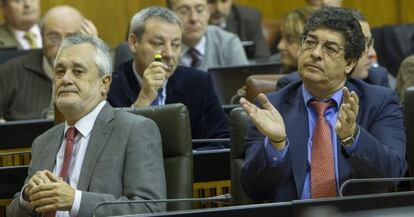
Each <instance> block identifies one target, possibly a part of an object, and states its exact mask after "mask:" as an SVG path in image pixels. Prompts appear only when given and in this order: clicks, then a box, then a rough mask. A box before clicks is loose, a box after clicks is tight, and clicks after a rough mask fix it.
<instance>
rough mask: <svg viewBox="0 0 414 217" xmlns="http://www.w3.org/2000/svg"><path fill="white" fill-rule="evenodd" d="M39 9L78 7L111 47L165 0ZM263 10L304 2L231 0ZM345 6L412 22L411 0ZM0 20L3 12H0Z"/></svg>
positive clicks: (61, 0) (377, 22) (380, 20)
mask: <svg viewBox="0 0 414 217" xmlns="http://www.w3.org/2000/svg"><path fill="white" fill-rule="evenodd" d="M40 1H41V7H42V12H43V13H44V12H45V11H47V10H48V9H49V8H51V7H54V6H56V5H60V4H69V5H72V6H74V7H76V8H78V9H79V10H80V11H81V12H82V13H83V14H84V15H85V16H86V17H87V18H88V19H91V20H92V21H93V22H94V23H95V24H96V26H97V27H98V30H99V35H100V37H102V38H103V39H104V40H105V41H106V42H107V43H108V44H109V45H110V46H112V47H114V46H116V45H117V44H118V43H120V42H121V41H122V40H124V39H125V35H126V31H127V26H128V23H129V20H130V18H131V16H132V15H133V14H135V13H136V12H137V11H138V10H140V9H142V8H145V7H148V6H151V5H161V6H165V1H164V0H40ZM234 1H235V2H236V3H238V4H241V5H247V6H251V7H254V8H257V9H258V10H260V11H262V14H263V18H271V19H279V18H282V17H283V16H284V14H286V13H287V12H288V11H290V10H292V9H294V8H297V7H300V6H303V5H304V2H305V0H234ZM344 6H345V7H353V8H357V9H359V10H361V11H362V12H363V13H364V14H365V16H366V17H367V19H368V21H369V22H370V24H371V25H372V26H381V25H385V24H396V23H412V22H414V13H412V12H411V10H412V8H414V1H412V0H398V1H397V0H344ZM0 20H2V15H1V14H0Z"/></svg>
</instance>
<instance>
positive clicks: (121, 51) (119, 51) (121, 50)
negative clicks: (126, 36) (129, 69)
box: [114, 41, 134, 71]
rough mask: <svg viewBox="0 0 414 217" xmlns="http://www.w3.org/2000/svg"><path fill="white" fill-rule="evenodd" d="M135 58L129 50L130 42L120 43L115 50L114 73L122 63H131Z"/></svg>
mask: <svg viewBox="0 0 414 217" xmlns="http://www.w3.org/2000/svg"><path fill="white" fill-rule="evenodd" d="M133 58H134V56H132V52H131V50H129V47H128V42H126V41H124V42H122V43H120V44H119V45H118V46H117V47H116V48H115V56H114V71H116V70H117V69H118V67H119V66H120V65H121V64H122V63H124V62H127V61H130V60H132V59H133Z"/></svg>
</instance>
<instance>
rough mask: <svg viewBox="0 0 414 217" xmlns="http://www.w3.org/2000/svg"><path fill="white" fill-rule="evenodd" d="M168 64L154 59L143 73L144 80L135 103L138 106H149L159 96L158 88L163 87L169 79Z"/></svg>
mask: <svg viewBox="0 0 414 217" xmlns="http://www.w3.org/2000/svg"><path fill="white" fill-rule="evenodd" d="M167 70H168V66H167V65H165V64H164V63H162V62H158V61H154V62H152V63H151V64H150V65H149V66H148V68H147V69H145V71H144V74H143V82H142V87H141V91H140V92H139V95H138V99H137V100H136V101H135V103H134V105H135V106H136V107H140V106H147V105H150V104H151V103H152V101H154V99H155V98H156V97H157V96H158V90H159V89H161V88H162V87H163V85H164V83H165V81H166V80H167Z"/></svg>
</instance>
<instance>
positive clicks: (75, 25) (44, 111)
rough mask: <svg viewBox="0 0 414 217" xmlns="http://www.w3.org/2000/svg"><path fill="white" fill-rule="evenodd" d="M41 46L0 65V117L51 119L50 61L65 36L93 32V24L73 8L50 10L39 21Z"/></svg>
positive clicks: (95, 31)
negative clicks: (39, 48)
mask: <svg viewBox="0 0 414 217" xmlns="http://www.w3.org/2000/svg"><path fill="white" fill-rule="evenodd" d="M40 26H41V32H42V38H43V49H42V50H36V51H33V52H31V53H29V54H27V55H25V56H22V57H18V58H15V59H12V60H10V61H8V62H6V63H4V64H3V65H1V66H0V119H3V120H5V121H10V120H25V119H39V118H51V119H53V112H52V111H53V106H52V105H53V102H52V95H53V94H52V92H53V91H52V78H53V77H54V73H53V67H52V65H53V61H54V59H55V57H56V53H57V51H58V48H59V45H60V43H61V41H62V39H64V38H65V37H67V36H69V35H74V34H77V33H83V34H88V35H97V30H96V28H95V26H94V25H93V23H91V22H90V21H89V20H86V19H85V18H84V17H83V15H82V14H81V13H80V12H79V11H77V10H76V9H75V8H73V7H70V6H57V7H54V8H52V9H50V10H49V11H48V12H47V13H46V14H45V16H44V17H43V19H42V21H41V23H40Z"/></svg>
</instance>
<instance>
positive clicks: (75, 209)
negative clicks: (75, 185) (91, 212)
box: [69, 190, 82, 217]
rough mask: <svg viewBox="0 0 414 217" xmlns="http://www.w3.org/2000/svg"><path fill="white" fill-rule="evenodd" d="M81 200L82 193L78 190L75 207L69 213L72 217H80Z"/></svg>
mask: <svg viewBox="0 0 414 217" xmlns="http://www.w3.org/2000/svg"><path fill="white" fill-rule="evenodd" d="M81 199H82V191H79V190H76V192H75V199H74V200H73V205H72V208H71V209H70V212H69V215H70V216H71V217H76V216H78V214H79V208H80V202H81Z"/></svg>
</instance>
